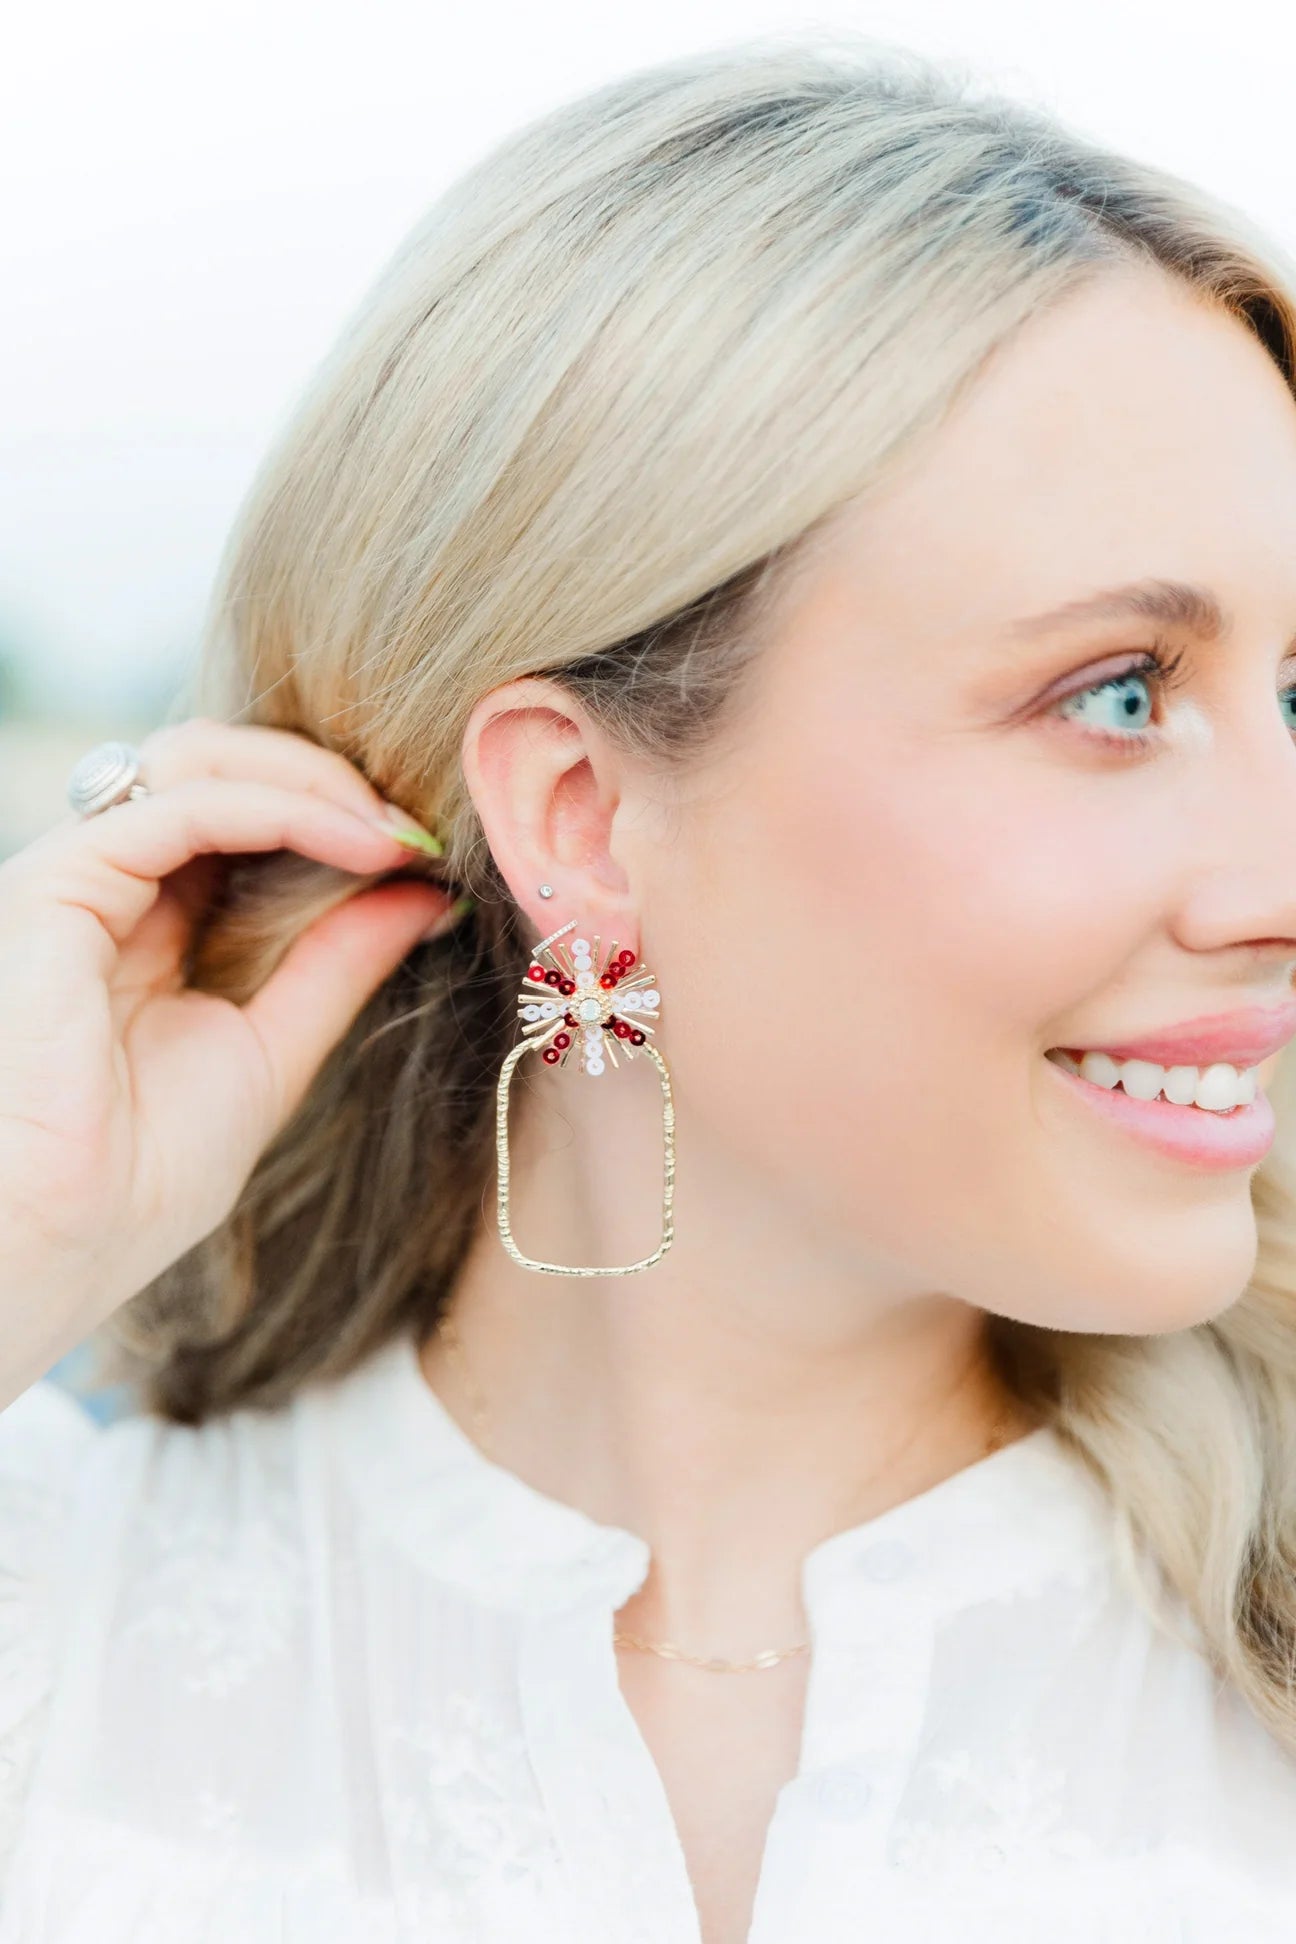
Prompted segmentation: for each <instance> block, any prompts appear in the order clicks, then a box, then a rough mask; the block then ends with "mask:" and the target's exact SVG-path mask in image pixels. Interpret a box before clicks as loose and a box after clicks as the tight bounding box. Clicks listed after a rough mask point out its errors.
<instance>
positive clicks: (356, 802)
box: [139, 716, 385, 817]
mask: <svg viewBox="0 0 1296 1944" xmlns="http://www.w3.org/2000/svg"><path fill="white" fill-rule="evenodd" d="M139 755H140V770H141V777H142V780H143V781H144V782H145V783H147V785H148V787H149V789H150V790H167V789H171V788H172V787H173V786H174V785H175V784H177V783H182V782H184V781H185V780H186V779H187V778H189V777H194V776H223V777H225V778H227V779H230V780H243V781H246V782H252V783H277V784H278V785H279V787H280V788H281V789H285V790H313V791H314V792H315V793H316V794H317V795H319V796H323V797H327V798H328V799H329V800H330V801H331V802H333V803H336V804H339V805H340V806H341V808H342V809H344V810H353V811H354V812H355V813H356V815H357V816H360V817H368V816H381V814H382V811H383V808H384V803H385V799H384V798H383V796H382V794H381V792H380V791H378V790H377V789H376V788H375V787H374V785H373V784H372V783H370V781H369V780H368V778H367V777H366V776H364V775H363V773H362V772H361V771H360V770H359V769H357V768H356V766H355V764H354V763H350V762H348V761H347V759H346V757H345V756H343V755H341V754H340V753H339V752H338V751H337V750H335V749H325V748H323V747H322V746H321V745H320V744H319V743H317V742H312V741H311V739H310V737H309V736H307V735H304V734H302V733H301V732H299V731H297V730H293V729H272V728H270V727H269V725H268V724H265V723H252V722H221V721H218V720H216V719H215V718H213V717H211V716H190V717H188V718H187V719H186V720H185V721H184V722H169V723H164V724H163V725H162V727H161V728H159V729H154V730H153V731H151V733H150V734H149V735H148V736H146V737H145V739H144V741H143V742H142V743H140V745H139Z"/></svg>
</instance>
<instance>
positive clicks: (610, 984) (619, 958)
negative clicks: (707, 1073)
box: [495, 918, 675, 1276]
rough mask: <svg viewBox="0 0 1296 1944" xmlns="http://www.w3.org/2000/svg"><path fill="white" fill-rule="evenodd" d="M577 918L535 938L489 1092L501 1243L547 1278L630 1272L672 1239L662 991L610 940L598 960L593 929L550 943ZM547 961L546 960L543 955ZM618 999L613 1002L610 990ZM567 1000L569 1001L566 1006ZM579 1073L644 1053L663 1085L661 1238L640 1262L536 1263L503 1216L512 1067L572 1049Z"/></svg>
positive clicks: (552, 1061) (562, 1059)
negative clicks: (660, 1036) (514, 1023)
mask: <svg viewBox="0 0 1296 1944" xmlns="http://www.w3.org/2000/svg"><path fill="white" fill-rule="evenodd" d="M575 923H576V920H575V919H574V918H569V919H568V921H567V923H566V924H565V925H560V926H559V927H558V930H557V931H555V932H550V934H549V936H548V937H547V938H542V939H541V941H540V943H539V944H538V945H537V946H536V947H535V950H534V951H533V952H532V955H531V963H530V965H529V966H528V967H527V972H526V976H525V978H524V979H523V982H522V990H521V991H520V992H519V994H518V1018H519V1020H520V1021H521V1022H522V1030H523V1035H524V1036H523V1038H522V1039H520V1040H519V1041H518V1043H517V1045H516V1046H514V1047H513V1048H512V1049H511V1050H510V1052H509V1053H508V1055H507V1057H506V1058H505V1061H504V1064H503V1066H502V1067H501V1068H500V1076H499V1085H498V1087H497V1089H496V1095H495V1153H496V1159H497V1163H498V1169H497V1185H498V1190H499V1194H498V1208H499V1232H500V1240H501V1241H502V1242H503V1244H504V1247H505V1248H506V1249H507V1250H508V1253H509V1254H510V1255H511V1256H512V1258H513V1260H514V1262H517V1263H520V1264H521V1266H522V1268H524V1269H539V1270H541V1271H543V1272H544V1273H545V1274H547V1275H551V1276H630V1275H633V1274H634V1273H635V1271H636V1270H639V1269H650V1268H651V1267H652V1265H653V1263H654V1262H660V1261H661V1259H662V1257H663V1256H664V1255H665V1253H666V1251H667V1249H669V1247H670V1245H671V1242H672V1241H673V1239H674V1233H675V1217H674V1199H675V1102H674V1099H673V1097H672V1094H671V1084H670V1069H669V1067H668V1066H667V1065H666V1062H665V1060H664V1059H663V1058H662V1056H661V1054H660V1053H659V1052H658V1050H657V1048H656V1047H655V1046H654V1045H653V1043H652V1037H651V1036H652V1034H653V1032H654V1030H655V1021H656V1019H657V1017H658V1013H659V1008H660V1006H661V994H660V993H659V992H658V990H657V988H656V985H655V984H654V982H653V979H652V975H651V973H649V972H648V971H647V970H646V969H645V967H643V966H642V965H640V966H638V967H637V969H635V970H633V971H632V970H631V968H632V967H634V966H635V965H636V961H635V955H634V953H633V952H631V951H621V952H618V951H617V950H616V940H615V939H613V941H612V944H611V945H610V946H609V948H608V953H607V957H606V958H605V959H603V960H602V961H601V962H600V958H599V938H598V933H597V932H596V933H595V934H594V945H593V949H592V951H591V948H590V944H589V941H588V940H587V939H584V938H574V939H573V940H572V941H571V950H570V952H568V951H567V950H566V949H565V948H559V947H557V946H556V945H555V940H557V939H559V938H561V937H562V935H563V933H564V932H569V931H571V929H572V927H573V926H574V925H575ZM546 959H547V960H548V964H547V965H546V963H545V960H546ZM614 993H616V994H617V995H618V996H617V999H616V1003H615V1005H614V1004H613V994H614ZM567 1002H570V1003H567ZM578 1043H579V1056H580V1062H581V1070H582V1071H583V1072H584V1073H587V1074H589V1075H590V1077H591V1078H592V1079H597V1078H598V1077H599V1076H600V1075H601V1074H602V1073H603V1072H604V1068H605V1055H606V1059H610V1060H611V1062H612V1065H613V1066H614V1067H617V1066H619V1065H620V1061H619V1060H618V1058H617V1055H618V1053H620V1054H621V1055H622V1056H623V1057H624V1058H625V1059H626V1060H633V1059H634V1058H635V1057H636V1056H637V1055H638V1054H640V1053H646V1054H647V1056H648V1058H649V1059H650V1060H652V1061H653V1063H654V1064H655V1066H656V1068H657V1071H658V1074H659V1075H660V1077H661V1085H662V1134H663V1139H664V1146H665V1158H664V1164H663V1191H662V1232H661V1241H660V1242H659V1243H658V1244H657V1247H656V1248H655V1249H654V1250H653V1252H652V1254H651V1255H648V1256H644V1257H643V1258H642V1260H641V1261H639V1262H627V1263H624V1264H622V1265H619V1266H617V1267H614V1268H611V1269H583V1268H576V1267H575V1266H572V1265H569V1264H567V1263H565V1262H538V1261H537V1260H536V1259H535V1257H533V1256H528V1255H524V1254H523V1253H522V1251H521V1250H520V1249H519V1248H518V1246H517V1244H516V1242H515V1241H514V1240H513V1230H512V1225H511V1220H510V1215H509V1149H508V1107H509V1087H510V1084H511V1082H512V1079H513V1070H514V1068H515V1067H516V1066H517V1064H518V1061H519V1060H520V1059H521V1058H522V1056H523V1054H525V1053H529V1052H530V1051H531V1049H532V1048H533V1047H539V1048H540V1049H541V1052H540V1057H541V1058H542V1059H543V1060H544V1062H545V1064H546V1066H565V1065H566V1063H567V1058H568V1055H569V1054H570V1053H571V1052H572V1051H573V1049H575V1048H577V1046H578Z"/></svg>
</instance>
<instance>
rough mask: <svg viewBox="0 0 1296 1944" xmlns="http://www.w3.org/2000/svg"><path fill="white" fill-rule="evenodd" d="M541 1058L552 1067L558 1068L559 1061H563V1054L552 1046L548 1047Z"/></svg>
mask: <svg viewBox="0 0 1296 1944" xmlns="http://www.w3.org/2000/svg"><path fill="white" fill-rule="evenodd" d="M540 1058H541V1059H542V1060H547V1061H548V1063H549V1065H550V1066H556V1065H557V1063H558V1061H559V1060H561V1058H562V1054H561V1053H559V1052H558V1051H557V1050H556V1048H554V1047H552V1046H546V1048H545V1050H544V1052H543V1053H542V1054H541V1055H540Z"/></svg>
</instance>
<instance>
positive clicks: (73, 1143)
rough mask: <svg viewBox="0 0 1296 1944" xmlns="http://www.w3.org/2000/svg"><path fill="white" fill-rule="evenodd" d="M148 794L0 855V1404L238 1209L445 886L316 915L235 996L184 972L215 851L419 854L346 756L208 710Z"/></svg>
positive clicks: (167, 741)
mask: <svg viewBox="0 0 1296 1944" xmlns="http://www.w3.org/2000/svg"><path fill="white" fill-rule="evenodd" d="M140 755H141V759H142V766H143V767H142V776H143V780H144V781H145V782H146V783H147V784H148V787H149V790H150V792H151V794H150V795H148V796H145V797H139V798H135V799H133V800H131V801H129V802H125V803H119V804H115V805H113V806H112V807H111V808H110V809H108V810H105V811H103V812H101V813H99V814H98V815H95V816H91V817H88V818H86V819H84V820H82V819H80V818H77V817H73V816H69V817H68V818H67V819H65V820H64V821H63V822H61V823H59V824H56V825H55V826H53V827H52V828H51V829H50V830H48V831H45V832H44V833H42V835H41V836H39V837H38V838H36V839H35V841H34V842H32V843H30V844H29V845H27V846H26V848H25V849H23V850H21V851H19V852H17V853H16V854H15V855H13V856H12V857H9V858H7V859H5V860H4V862H3V863H0V1406H2V1405H3V1404H4V1403H5V1402H7V1401H8V1400H9V1399H10V1398H12V1397H13V1396H14V1395H16V1394H17V1392H18V1391H19V1390H21V1389H23V1388H25V1386H26V1385H27V1384H28V1383H29V1382H31V1381H33V1379H34V1378H35V1377H37V1376H39V1375H41V1374H42V1373H43V1371H45V1370H46V1369H48V1367H49V1365H50V1363H52V1362H53V1361H55V1360H56V1359H57V1358H58V1357H59V1356H61V1355H63V1354H64V1353H65V1352H66V1351H67V1350H68V1349H71V1348H72V1347H73V1345H74V1344H75V1343H76V1342H78V1341H80V1339H81V1338H82V1337H83V1336H85V1335H88V1334H89V1332H90V1331H91V1330H92V1329H93V1328H95V1327H97V1325H98V1324H99V1323H100V1322H101V1321H102V1320H103V1318H104V1317H106V1316H107V1315H109V1314H110V1313H111V1312H112V1311H113V1310H114V1309H116V1308H117V1307H118V1306H119V1305H120V1304H121V1303H123V1302H125V1301H126V1300H127V1299H128V1298H129V1297H131V1296H132V1295H134V1294H135V1293H136V1292H137V1291H138V1290H140V1289H141V1288H143V1287H144V1285H145V1284H146V1283H148V1282H149V1281H151V1280H152V1279H153V1277H154V1276H156V1275H158V1274H159V1273H160V1272H161V1271H162V1270H163V1269H164V1268H165V1267H166V1266H167V1265H168V1264H169V1263H171V1262H173V1261H175V1260H176V1258H177V1257H179V1256H180V1255H182V1254H183V1253H184V1252H185V1250H186V1249H189V1248H191V1247H192V1246H193V1245H194V1244H195V1243H196V1242H198V1241H200V1240H201V1239H202V1237H203V1236H205V1235H207V1234H210V1232H211V1231H212V1229H214V1228H215V1227H216V1226H217V1225H218V1224H219V1223H220V1222H221V1221H222V1220H223V1219H224V1217H225V1216H226V1215H227V1214H228V1213H229V1211H230V1209H231V1208H232V1207H233V1206H234V1203H235V1201H236V1200H237V1198H238V1195H239V1193H240V1191H241V1189H242V1187H243V1185H244V1183H245V1182H246V1180H247V1178H248V1176H249V1175H250V1174H251V1172H252V1169H253V1167H254V1165H255V1163H256V1160H257V1157H258V1156H259V1155H260V1153H261V1152H262V1150H263V1149H264V1148H265V1147H266V1146H267V1144H268V1143H269V1141H270V1140H271V1139H272V1137H273V1136H274V1135H275V1134H276V1133H277V1132H278V1130H279V1129H280V1128H281V1127H282V1125H283V1124H284V1122H285V1121H286V1120H287V1119H288V1118H289V1116H290V1115H291V1114H292V1112H293V1110H294V1109H295V1108H296V1106H297V1105H298V1103H299V1102H300V1100H301V1098H302V1096H303V1095H304V1094H305V1092H306V1090H307V1088H308V1086H309V1084H310V1081H311V1079H312V1077H313V1076H314V1074H315V1073H316V1071H317V1070H318V1068H319V1067H320V1065H321V1064H322V1062H323V1060H324V1058H325V1056H326V1055H327V1054H328V1052H329V1051H330V1050H331V1049H332V1047H333V1046H334V1045H336V1043H337V1042H338V1041H339V1040H340V1039H341V1037H342V1036H343V1034H344V1033H345V1031H346V1029H347V1027H348V1025H349V1024H350V1023H351V1021H352V1020H353V1019H354V1017H355V1015H356V1014H357V1013H358V1012H359V1010H360V1008H361V1007H362V1006H363V1004H364V1003H365V1002H366V1000H367V999H368V998H369V997H370V996H371V995H372V993H373V992H374V991H375V990H376V989H377V987H378V986H379V985H381V983H382V982H383V980H384V979H385V978H387V977H388V976H389V974H390V973H391V972H392V971H393V970H394V969H395V968H396V966H397V965H398V964H399V963H400V961H401V960H402V959H403V958H404V957H405V955H406V954H407V953H408V952H409V951H410V949H411V948H412V946H413V945H414V943H415V942H416V940H417V939H418V938H419V937H420V935H421V934H422V933H423V932H424V931H425V930H426V929H427V928H428V926H429V925H431V924H432V922H433V921H434V920H435V919H436V918H437V917H438V916H440V915H441V914H443V913H444V912H445V911H446V910H447V908H448V906H449V903H450V898H449V895H448V894H447V893H446V892H444V891H442V890H440V889H439V888H438V887H435V886H433V885H430V884H419V883H415V882H413V881H411V880H402V881H400V882H398V883H394V884H390V885H381V886H376V887H373V888H371V889H369V890H366V891H364V892H360V893H357V894H356V895H355V896H354V897H353V898H351V899H349V900H347V901H346V902H344V903H343V904H341V905H339V906H337V907H335V908H334V909H333V910H332V911H330V912H329V913H327V914H326V915H325V916H324V917H323V918H320V919H318V920H317V921H316V922H315V923H314V924H312V925H311V926H309V927H308V929H307V930H306V931H304V932H303V933H302V935H301V937H300V938H299V939H297V940H296V941H295V943H294V944H293V945H292V947H291V948H290V949H289V950H288V952H287V953H286V955H285V957H284V958H283V960H282V962H281V963H280V965H279V966H278V967H277V969H276V970H275V972H274V973H273V974H272V975H271V976H270V978H268V979H267V980H266V982H265V984H264V985H263V986H262V987H261V989H260V990H259V991H258V992H257V993H256V994H255V995H254V997H252V998H251V999H249V1000H248V1001H247V1003H246V1004H244V1005H242V1006H239V1005H235V1004H233V1003H231V1002H230V1001H228V1000H226V999H222V998H217V997H215V996H213V995H211V994H209V993H203V992H198V991H195V990H194V989H193V988H192V987H187V986H186V985H185V983H184V970H183V968H184V964H185V957H186V952H187V950H188V947H189V944H190V942H191V939H192V937H193V934H194V928H195V922H196V920H197V918H198V916H199V915H200V912H201V910H202V908H203V906H204V904H205V902H206V897H207V894H208V892H209V889H210V883H211V878H212V875H213V870H214V858H213V853H219V852H230V853H237V852H246V851H272V850H280V849H289V850H294V851H298V852H301V853H302V854H304V855H305V856H307V857H312V858H317V859H320V860H321V861H323V862H326V863H329V864H333V865H337V866H340V867H341V868H342V869H344V870H349V871H355V872H356V873H370V872H378V871H394V870H396V869H397V868H399V866H400V864H401V862H402V861H405V862H408V861H409V858H410V856H411V852H410V851H409V849H407V848H406V846H405V845H404V844H402V843H400V842H399V840H398V839H396V838H395V837H394V836H392V835H390V834H387V832H385V831H384V829H383V828H382V827H381V822H382V818H383V813H384V804H383V800H382V798H381V797H379V796H378V795H377V794H376V793H375V792H374V791H373V790H372V789H371V787H370V785H369V784H368V783H367V782H366V780H365V779H364V778H363V777H362V776H361V775H360V773H359V771H358V770H356V769H355V768H354V767H353V766H352V765H351V764H350V763H348V762H347V761H346V759H345V758H344V757H342V756H339V755H337V754H335V753H333V752H331V751H327V750H324V749H321V748H319V747H318V746H317V745H316V744H314V743H312V742H310V741H309V740H307V739H306V738H305V737H303V736H298V735H294V734H291V733H289V732H288V731H285V730H279V729H269V728H262V727H259V726H257V727H253V726H250V725H247V726H235V725H231V724H227V723H222V722H218V721H212V720H209V719H207V718H205V717H193V718H191V719H189V720H188V721H185V722H182V723H178V724H174V725H168V726H166V727H164V728H161V729H159V730H157V731H155V732H154V733H153V734H152V735H150V736H149V737H148V738H147V739H146V740H145V741H144V742H143V743H142V744H141V746H140Z"/></svg>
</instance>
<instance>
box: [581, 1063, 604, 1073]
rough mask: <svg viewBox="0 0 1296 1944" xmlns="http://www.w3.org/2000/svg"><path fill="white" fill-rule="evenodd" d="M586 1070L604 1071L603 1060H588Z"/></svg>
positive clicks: (589, 1071)
mask: <svg viewBox="0 0 1296 1944" xmlns="http://www.w3.org/2000/svg"><path fill="white" fill-rule="evenodd" d="M585 1071H586V1073H602V1071H603V1062H602V1060H586V1062H585Z"/></svg>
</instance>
